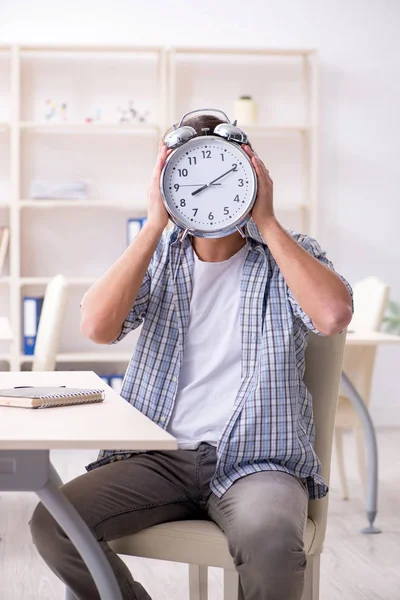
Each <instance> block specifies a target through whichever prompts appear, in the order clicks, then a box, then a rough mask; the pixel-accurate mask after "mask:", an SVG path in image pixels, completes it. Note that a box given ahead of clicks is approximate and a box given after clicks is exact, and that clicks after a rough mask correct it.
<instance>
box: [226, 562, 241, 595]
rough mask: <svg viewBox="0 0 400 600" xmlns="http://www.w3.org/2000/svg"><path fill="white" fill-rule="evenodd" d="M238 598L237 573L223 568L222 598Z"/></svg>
mask: <svg viewBox="0 0 400 600" xmlns="http://www.w3.org/2000/svg"><path fill="white" fill-rule="evenodd" d="M238 599H239V575H238V573H237V571H231V570H228V569H224V600H238Z"/></svg>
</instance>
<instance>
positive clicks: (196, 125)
mask: <svg viewBox="0 0 400 600" xmlns="http://www.w3.org/2000/svg"><path fill="white" fill-rule="evenodd" d="M225 122H226V121H224V120H223V119H220V118H219V117H216V116H215V115H213V114H212V113H209V112H205V113H197V114H194V115H189V116H188V117H186V119H184V120H183V122H182V125H185V126H189V127H193V129H194V130H195V131H196V133H197V135H203V134H204V131H202V130H203V129H209V131H207V133H208V135H212V134H213V131H214V129H215V128H216V126H217V125H220V124H221V123H225ZM171 131H172V127H171V128H170V129H168V131H167V132H166V133H165V135H164V139H165V138H166V136H167V135H168V134H169V133H170V132H171ZM247 144H248V146H250V148H251V143H250V142H247Z"/></svg>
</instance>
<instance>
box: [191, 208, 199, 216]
mask: <svg viewBox="0 0 400 600" xmlns="http://www.w3.org/2000/svg"><path fill="white" fill-rule="evenodd" d="M198 210H199V209H198V208H192V211H193V212H194V215H193V216H194V217H195V216H196V215H197V211H198Z"/></svg>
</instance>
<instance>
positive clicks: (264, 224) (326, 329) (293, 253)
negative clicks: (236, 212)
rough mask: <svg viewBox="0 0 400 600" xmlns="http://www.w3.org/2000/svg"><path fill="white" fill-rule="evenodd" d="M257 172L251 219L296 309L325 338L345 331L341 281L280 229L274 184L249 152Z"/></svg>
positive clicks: (346, 306)
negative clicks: (256, 194) (281, 276)
mask: <svg viewBox="0 0 400 600" xmlns="http://www.w3.org/2000/svg"><path fill="white" fill-rule="evenodd" d="M246 152H247V153H248V155H249V156H250V157H251V160H252V163H253V165H254V167H255V170H256V172H257V178H258V190H259V191H258V196H257V200H256V203H255V205H254V208H253V211H252V218H253V220H254V222H255V224H256V225H257V227H258V229H259V230H260V233H261V235H262V236H263V238H264V240H265V243H266V244H267V246H268V248H269V250H270V252H271V253H272V255H273V257H274V259H275V260H276V263H277V265H278V267H279V269H280V270H281V272H282V274H283V277H284V278H285V281H286V283H287V285H288V287H289V289H290V291H291V292H292V294H293V296H294V298H295V299H296V301H297V303H298V304H299V306H300V307H301V308H302V309H303V311H304V312H305V313H306V315H308V316H309V317H310V319H311V321H312V323H313V325H314V326H315V328H316V329H317V330H318V331H320V332H321V333H323V334H325V335H333V334H335V333H339V331H341V330H342V329H344V328H345V327H346V326H347V325H348V324H349V323H350V320H351V317H352V298H351V295H350V293H349V291H348V289H347V287H346V285H345V284H344V283H343V281H342V280H341V278H340V277H339V276H338V275H337V274H336V273H335V272H334V271H332V270H331V269H330V268H329V267H327V266H325V265H324V264H323V263H322V262H320V261H319V260H317V258H315V257H314V256H312V255H311V254H310V253H309V252H307V250H305V249H304V248H303V247H302V246H301V245H300V244H298V243H297V242H296V240H294V239H293V238H292V236H291V235H290V234H289V233H288V232H287V231H285V230H284V229H283V227H281V225H280V224H279V223H278V221H277V220H276V218H275V216H274V210H273V184H272V180H271V178H270V177H269V173H268V171H267V169H266V167H265V165H264V164H263V162H262V161H261V160H260V159H259V158H258V157H257V156H255V155H254V153H253V152H252V151H251V150H250V148H248V147H246Z"/></svg>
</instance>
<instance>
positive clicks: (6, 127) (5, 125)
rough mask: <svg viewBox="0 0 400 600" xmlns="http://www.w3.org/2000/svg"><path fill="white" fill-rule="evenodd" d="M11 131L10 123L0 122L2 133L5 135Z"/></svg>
mask: <svg viewBox="0 0 400 600" xmlns="http://www.w3.org/2000/svg"><path fill="white" fill-rule="evenodd" d="M9 129H10V124H9V123H5V122H2V121H0V133H5V132H7V131H9Z"/></svg>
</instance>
